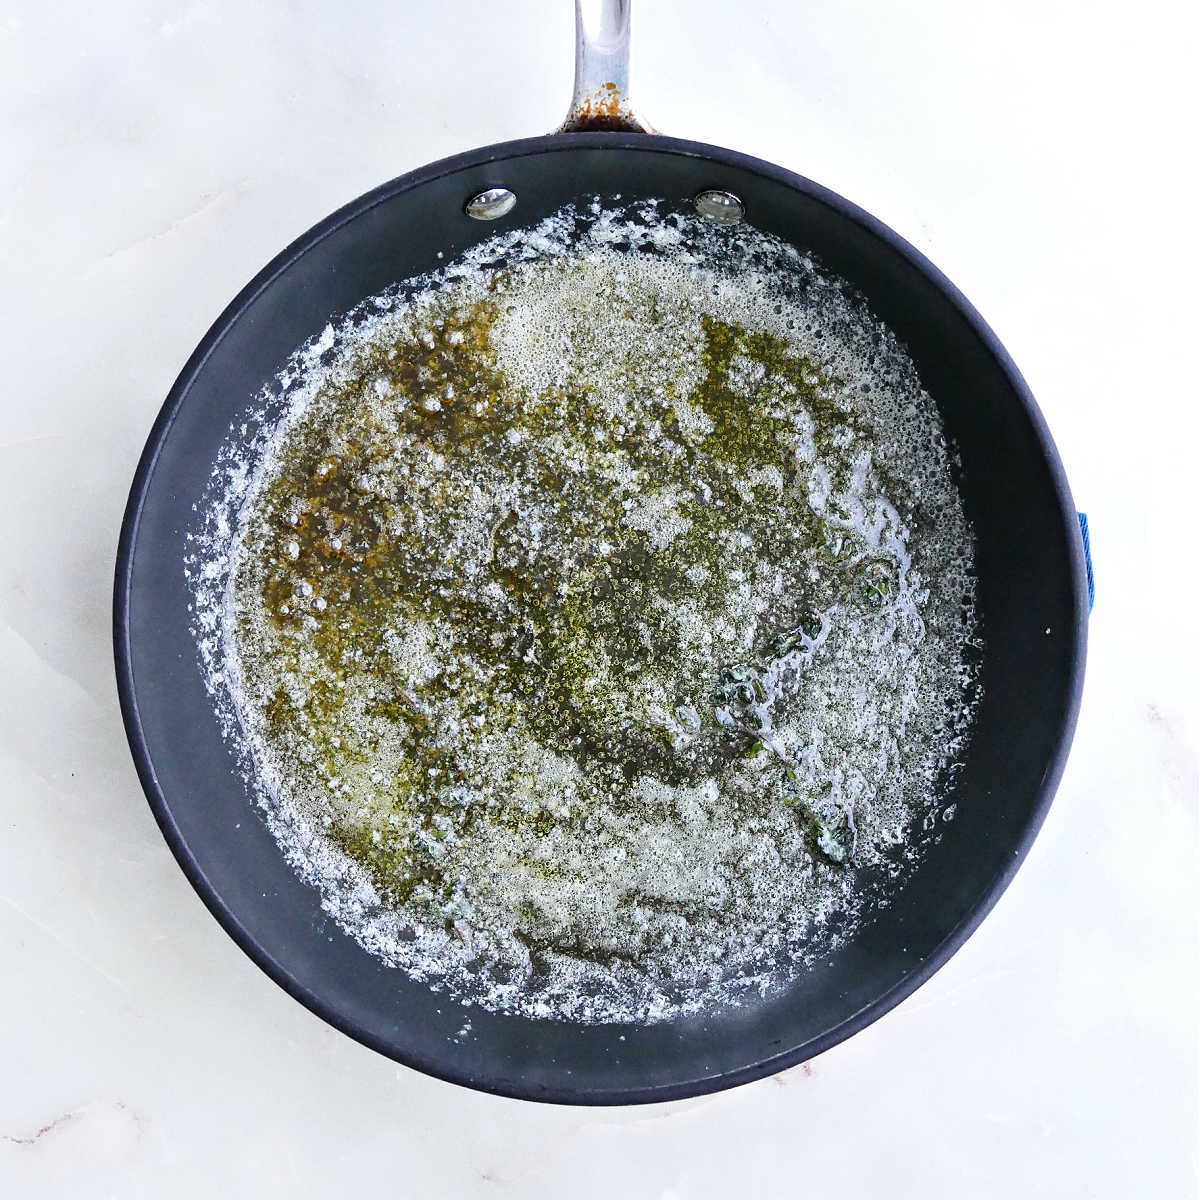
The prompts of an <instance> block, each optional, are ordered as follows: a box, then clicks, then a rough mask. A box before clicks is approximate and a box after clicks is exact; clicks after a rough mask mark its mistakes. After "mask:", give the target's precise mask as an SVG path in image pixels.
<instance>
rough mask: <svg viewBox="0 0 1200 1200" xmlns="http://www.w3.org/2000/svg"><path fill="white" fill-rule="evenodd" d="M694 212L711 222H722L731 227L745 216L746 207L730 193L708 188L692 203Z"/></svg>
mask: <svg viewBox="0 0 1200 1200" xmlns="http://www.w3.org/2000/svg"><path fill="white" fill-rule="evenodd" d="M694 203H695V205H696V211H697V212H698V213H699V214H700V215H701V216H702V217H708V218H709V220H712V221H724V222H726V223H728V224H730V225H732V224H733V223H734V222H735V221H740V220H741V219H742V218H743V217H744V216H745V215H746V206H745V205H744V204H743V203H742V202H741V201H740V200H739V199H738V198H737V197H736V196H735V195H734V194H733V193H732V192H722V191H718V190H717V189H716V188H710V189H709V190H708V191H706V192H701V193H700V194H699V195H698V196H697V197H696V199H695V201H694Z"/></svg>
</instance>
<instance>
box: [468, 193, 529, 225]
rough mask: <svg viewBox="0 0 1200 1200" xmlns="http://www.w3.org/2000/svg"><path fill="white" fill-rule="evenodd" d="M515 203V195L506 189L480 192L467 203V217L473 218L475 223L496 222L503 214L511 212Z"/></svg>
mask: <svg viewBox="0 0 1200 1200" xmlns="http://www.w3.org/2000/svg"><path fill="white" fill-rule="evenodd" d="M516 202H517V197H516V193H514V192H510V191H509V190H508V188H488V190H487V191H486V192H480V193H479V195H478V196H472V197H471V199H470V200H468V201H467V216H468V217H474V218H475V220H476V221H496V220H499V218H500V217H502V216H504V214H505V213H510V212H512V209H513V205H514V204H516Z"/></svg>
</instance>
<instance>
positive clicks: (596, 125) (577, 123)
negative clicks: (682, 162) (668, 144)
mask: <svg viewBox="0 0 1200 1200" xmlns="http://www.w3.org/2000/svg"><path fill="white" fill-rule="evenodd" d="M602 131H611V132H624V133H646V132H648V130H647V129H646V126H645V125H644V124H643V123H642V122H641V121H639V120H638V119H637V118H636V117H635V116H634V115H633V113H632V111H631V110H630V109H629V107H628V105H626V104H625V101H624V98H623V97H622V96H621V92H620V89H619V88H618V87H617V85H616V84H615V83H606V84H604V85H603V87H601V88H600V90H599V91H597V92H596V93H595V95H593V96H591V97H589V98H588V99H587V100H585V101H583V103H582V104H577V105H576V106H575V107H574V108H573V109H572V110H571V113H570V115H569V116H568V117H567V119H566V120H565V121H564V122H563V124H562V127H561V128H560V129H559V132H560V133H598V132H602Z"/></svg>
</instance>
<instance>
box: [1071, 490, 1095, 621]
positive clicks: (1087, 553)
mask: <svg viewBox="0 0 1200 1200" xmlns="http://www.w3.org/2000/svg"><path fill="white" fill-rule="evenodd" d="M1075 515H1076V516H1077V517H1078V518H1079V532H1080V533H1081V534H1082V535H1083V561H1084V562H1086V563H1087V573H1088V612H1091V611H1092V605H1093V604H1094V603H1095V601H1096V581H1095V579H1093V578H1092V540H1091V538H1090V537H1089V536H1088V523H1087V513H1076V514H1075Z"/></svg>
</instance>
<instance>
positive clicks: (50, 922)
mask: <svg viewBox="0 0 1200 1200" xmlns="http://www.w3.org/2000/svg"><path fill="white" fill-rule="evenodd" d="M519 8H520V11H518V6H515V5H499V4H493V5H484V4H482V3H480V2H479V0H442V2H441V3H439V4H433V5H423V4H422V5H416V4H410V5H403V4H392V5H385V4H380V3H366V2H364V0H347V2H344V3H341V4H331V3H328V2H325V3H316V2H314V0H294V2H292V3H287V4H285V3H283V2H282V0H263V2H261V3H257V4H254V5H246V4H236V3H231V2H229V0H194V2H184V0H160V2H158V3H154V2H152V0H112V2H110V3H105V4H84V3H79V2H78V0H70V2H68V0H62V2H61V3H55V4H45V3H33V2H32V0H10V2H9V3H8V4H7V5H6V6H5V7H4V10H3V13H0V96H2V97H3V102H2V103H0V148H2V164H3V165H2V168H0V170H2V172H3V175H2V179H3V187H2V188H0V261H2V264H3V266H2V269H0V294H2V297H3V301H2V308H0V313H2V319H3V333H4V346H5V353H4V370H5V376H4V377H5V378H6V379H7V381H8V382H7V383H6V384H5V385H4V386H3V389H2V390H0V469H2V471H3V486H4V492H5V497H6V500H5V503H4V504H3V505H0V530H2V533H0V554H2V555H3V572H2V575H0V705H2V711H3V720H2V721H0V755H2V756H3V768H2V771H0V960H2V961H3V963H4V972H3V986H2V987H0V1030H2V1033H0V1196H3V1197H12V1198H13V1200H17V1198H24V1197H42V1196H63V1197H92V1196H119V1197H156V1198H157V1197H163V1196H170V1197H192V1196H197V1197H198V1196H207V1195H210V1194H214V1193H216V1194H220V1193H224V1194H229V1195H235V1196H251V1195H253V1196H263V1197H267V1196H275V1195H280V1196H282V1195H288V1196H298V1195H336V1196H356V1195H363V1196H365V1195H372V1196H374V1195H387V1196H454V1197H475V1196H479V1197H487V1196H520V1197H529V1198H533V1200H537V1198H541V1197H546V1198H550V1197H555V1198H557V1197H561V1196H570V1197H573V1198H574V1197H579V1198H584V1200H586V1198H589V1197H609V1196H622V1197H624V1196H628V1197H653V1198H656V1200H668V1198H669V1200H683V1198H690V1197H717V1196H727V1195H748V1196H781V1197H782V1196H789V1197H790V1196H794V1195H811V1196H834V1195H836V1196H841V1197H845V1198H846V1200H850V1198H852V1197H876V1196H879V1195H888V1196H895V1197H917V1196H921V1197H925V1196H946V1195H952V1194H953V1195H961V1196H967V1197H971V1198H972V1200H987V1198H991V1197H996V1198H997V1200H999V1198H1001V1197H1004V1198H1006V1200H1007V1198H1008V1197H1011V1196H1016V1195H1019V1196H1027V1197H1056V1198H1057V1197H1113V1198H1117V1197H1121V1198H1125V1197H1131V1196H1139V1197H1142V1196H1144V1197H1155V1198H1156V1200H1157V1198H1159V1197H1163V1198H1165V1197H1183V1198H1186V1197H1195V1196H1196V1195H1197V1176H1196V1148H1197V1077H1198V1070H1197V1066H1198V1064H1197V1011H1198V994H1197V993H1198V988H1197V917H1196V914H1197V889H1196V875H1197V773H1196V749H1195V746H1196V741H1195V724H1194V712H1195V710H1194V707H1192V705H1193V697H1194V693H1195V688H1196V682H1195V681H1196V678H1197V662H1196V653H1195V649H1196V642H1195V621H1194V618H1193V617H1192V614H1191V612H1190V611H1187V610H1186V609H1185V608H1184V605H1185V604H1186V605H1188V607H1189V608H1190V607H1191V602H1192V601H1193V600H1194V597H1195V595H1196V577H1195V567H1194V560H1195V550H1194V546H1195V532H1194V517H1193V513H1192V507H1193V506H1192V499H1191V488H1192V485H1193V482H1194V476H1195V445H1196V442H1195V440H1194V430H1195V425H1194V420H1195V415H1194V414H1195V408H1196V399H1197V389H1196V366H1195V363H1196V335H1195V324H1194V322H1195V303H1194V295H1195V283H1194V279H1195V271H1196V267H1197V263H1196V260H1195V257H1194V251H1195V242H1194V240H1192V242H1191V244H1190V247H1189V246H1185V245H1184V244H1182V243H1181V242H1180V240H1179V237H1180V230H1181V229H1182V228H1185V227H1191V226H1194V221H1195V213H1196V209H1197V205H1196V199H1197V197H1196V193H1195V191H1194V190H1192V188H1191V185H1190V181H1189V178H1188V175H1187V171H1186V169H1185V168H1186V166H1187V162H1188V160H1190V159H1192V158H1194V154H1193V152H1192V151H1190V150H1188V149H1187V147H1188V146H1191V145H1192V144H1193V133H1194V130H1192V128H1191V117H1190V116H1189V101H1191V102H1194V95H1192V94H1191V93H1190V90H1189V88H1188V85H1187V80H1188V79H1189V78H1190V77H1191V76H1192V74H1193V64H1192V62H1191V61H1190V58H1189V57H1188V56H1187V44H1188V40H1189V39H1188V38H1187V37H1186V36H1185V33H1186V31H1185V30H1184V28H1183V26H1182V22H1184V21H1185V20H1192V19H1193V18H1192V17H1191V16H1190V10H1189V9H1187V8H1185V6H1183V5H1182V4H1179V3H1170V2H1168V0H1148V2H1147V3H1144V4H1141V5H1137V6H1130V5H1120V6H1117V5H1109V4H1104V3H1101V4H1096V3H1083V2H1082V0H1076V2H1065V0H1014V2H1013V3H1010V4H1008V5H1005V6H1003V7H1002V8H998V7H996V6H990V7H989V6H979V5H963V4H961V3H957V2H954V0H924V2H922V3H919V4H904V5H899V4H892V3H883V2H881V0H849V2H847V0H810V2H808V3H805V4H802V5H792V4H788V3H783V2H781V0H761V2H759V3H751V4H747V5H743V6H739V7H738V8H737V9H736V10H735V8H734V6H732V5H730V4H729V2H728V0H725V3H723V4H717V3H715V2H713V0H704V2H692V3H686V4H685V3H684V2H683V0H660V2H659V3H655V4H652V3H650V2H649V0H644V2H643V3H642V5H641V7H640V9H639V11H638V12H637V14H636V18H635V19H636V24H637V35H638V36H637V45H638V49H637V51H636V58H637V67H638V77H639V79H640V88H639V91H638V98H639V99H640V101H641V107H642V109H643V111H644V112H645V114H646V115H647V116H648V117H649V118H650V119H651V120H652V121H653V122H654V123H655V124H656V125H657V126H658V127H659V128H661V129H663V130H668V131H670V132H672V133H675V134H679V135H681V136H691V137H696V138H700V139H703V140H707V141H712V142H716V143H718V144H725V145H731V146H736V147H738V148H740V149H743V150H746V151H748V152H750V153H753V154H757V155H760V156H762V157H764V158H768V159H773V160H775V161H777V162H780V163H782V164H784V165H786V166H788V167H791V168H794V169H796V170H798V171H800V172H802V173H804V174H807V175H809V176H811V177H813V178H815V179H817V180H819V181H821V182H822V183H824V184H826V185H828V186H830V187H832V188H834V189H835V190H836V191H839V192H841V193H843V194H844V195H847V196H849V197H851V198H852V199H854V200H856V201H857V202H858V203H860V204H862V205H863V206H864V207H866V208H868V209H870V210H871V211H873V212H875V213H876V214H878V215H879V216H880V217H882V218H883V219H884V220H885V221H887V222H888V223H889V224H891V225H892V226H893V227H894V228H896V229H897V230H898V231H900V232H901V233H902V234H903V235H904V236H906V237H907V238H909V239H910V240H911V241H912V242H914V243H915V244H916V245H917V246H918V247H919V248H920V249H921V250H923V251H924V252H925V253H926V254H928V255H929V256H930V257H932V258H933V260H934V261H935V262H937V263H938V265H939V266H941V267H942V268H943V269H944V270H945V271H946V272H947V273H948V274H949V275H950V277H951V278H952V279H954V280H955V281H956V282H957V283H958V284H959V285H960V287H962V288H963V290H964V291H965V292H966V293H967V295H968V296H970V297H971V299H972V300H973V301H974V303H975V304H976V305H977V306H978V307H979V308H980V310H981V311H982V312H983V314H984V316H985V317H986V319H987V320H988V321H989V322H990V323H991V324H992V325H993V327H994V328H995V329H996V331H997V332H998V334H999V335H1000V337H1001V338H1002V340H1003V341H1004V342H1005V343H1006V345H1007V346H1008V348H1009V350H1010V351H1011V352H1012V354H1013V356H1014V357H1015V359H1016V360H1017V362H1018V364H1019V365H1020V367H1021V369H1022V370H1023V372H1024V373H1025V375H1026V377H1027V378H1028V380H1029V382H1030V384H1031V385H1032V387H1033V390H1034V392H1035V394H1036V395H1037V396H1038V399H1039V401H1040V403H1041V405H1042V408H1043V410H1044V412H1045V414H1046V417H1047V420H1048V422H1049V424H1050V427H1051V429H1052V431H1053V433H1054V436H1055V438H1056V439H1057V442H1058V445H1059V448H1060V450H1061V452H1062V455H1063V459H1064V461H1065V463H1066V466H1067V471H1068V475H1069V476H1070V479H1071V482H1072V485H1073V488H1074V490H1075V495H1076V498H1077V500H1078V502H1079V505H1080V507H1082V508H1086V509H1087V510H1088V512H1089V513H1090V515H1091V520H1092V528H1093V547H1094V551H1095V557H1096V564H1097V574H1098V588H1099V592H1098V603H1097V607H1096V611H1095V615H1094V616H1093V618H1092V623H1091V639H1092V641H1091V655H1090V662H1089V668H1088V680H1087V688H1086V693H1085V697H1084V704H1083V712H1082V716H1081V720H1080V725H1079V731H1078V735H1077V737H1076V741H1075V749H1074V753H1073V756H1072V758H1071V761H1070V765H1069V767H1068V769H1067V772H1066V775H1065V778H1064V779H1063V782H1062V786H1061V788H1060V790H1059V795H1058V799H1057V801H1056V802H1055V804H1054V807H1053V809H1052V811H1051V813H1050V817H1049V819H1048V821H1047V823H1046V825H1045V828H1044V831H1043V833H1042V835H1041V837H1040V838H1039V839H1038V842H1037V844H1036V846H1035V847H1034V849H1033V852H1032V853H1031V855H1030V857H1029V859H1028V862H1027V864H1026V865H1025V867H1024V868H1023V869H1022V871H1021V872H1020V874H1019V876H1018V877H1017V880H1016V882H1015V883H1014V884H1013V886H1012V887H1011V888H1010V890H1009V891H1008V893H1007V894H1006V895H1005V896H1004V897H1003V899H1002V900H1001V901H1000V903H999V905H998V906H997V907H996V909H995V911H994V912H993V914H992V915H991V916H990V917H989V918H988V919H987V920H986V921H985V922H984V924H983V926H982V928H981V929H980V930H979V932H978V933H977V934H976V935H975V936H974V937H973V938H972V939H971V940H970V942H969V943H968V945H967V946H966V947H965V949H963V950H962V951H961V952H960V953H959V954H958V955H957V956H956V957H955V958H954V959H953V961H952V962H951V963H950V964H949V965H948V966H947V967H945V969H944V970H942V971H941V972H940V973H939V974H938V975H937V976H936V977H935V978H934V979H933V980H932V981H931V982H930V983H929V984H927V985H926V986H925V987H924V988H922V989H921V990H920V991H919V992H918V993H917V994H916V995H915V996H913V997H912V998H911V999H909V1000H908V1001H907V1002H906V1003H904V1004H902V1005H901V1006H900V1007H899V1008H898V1009H896V1010H895V1011H894V1012H892V1013H891V1014H890V1015H888V1016H887V1017H885V1018H884V1019H882V1020H881V1021H879V1022H878V1023H876V1024H875V1025H873V1026H872V1027H871V1028H869V1029H867V1030H866V1031H865V1032H863V1033H861V1034H859V1035H858V1036H857V1037H854V1038H852V1039H851V1040H850V1041H849V1042H846V1043H844V1044H842V1045H841V1046H838V1047H837V1048H836V1049H834V1050H832V1051H830V1052H829V1053H827V1054H825V1055H823V1056H821V1057H820V1058H818V1059H816V1060H814V1061H813V1062H812V1063H810V1064H807V1065H805V1066H803V1067H798V1068H795V1069H794V1070H792V1071H789V1072H787V1073H785V1074H783V1075H780V1076H777V1077H775V1078H773V1079H768V1080H765V1081H763V1082H760V1083H757V1084H753V1085H750V1086H747V1087H743V1088H740V1089H738V1090H736V1091H733V1092H728V1093H724V1094H720V1095H716V1096H711V1097H707V1098H704V1099H699V1100H694V1101H687V1102H680V1103H673V1104H669V1105H664V1106H657V1107H650V1108H640V1109H625V1110H622V1109H610V1110H599V1111H589V1110H573V1109H564V1108H552V1107H544V1106H538V1105H532V1104H524V1103H519V1102H514V1101H508V1100H499V1099H495V1098H493V1097H489V1096H485V1095H480V1094H475V1093H472V1092H469V1091H466V1090H464V1089H461V1088H457V1087H453V1086H451V1085H448V1084H444V1083H440V1082H438V1081H435V1080H432V1079H428V1078H426V1077H424V1076H422V1075H419V1074H417V1073H415V1072H413V1071H410V1070H406V1069H403V1068H400V1067H397V1066H396V1065H395V1064H393V1063H391V1062H389V1061H388V1060H386V1059H384V1058H382V1057H380V1056H378V1055H376V1054H373V1053H372V1052H371V1051H369V1050H366V1049H364V1048H363V1047H361V1046H359V1045H357V1044H355V1043H354V1042H352V1041H350V1040H349V1039H347V1038H345V1037H343V1036H342V1035H341V1034H339V1033H336V1032H335V1031H333V1030H332V1029H331V1028H329V1027H327V1026H326V1025H324V1024H323V1023H322V1022H321V1021H319V1020H318V1019H317V1018H316V1017H314V1016H312V1015H311V1014H310V1013H308V1012H307V1011H306V1010H305V1009H303V1008H302V1007H300V1006H299V1005H298V1004H296V1003H295V1002H294V1001H292V1000H291V999H289V998H288V997H287V996H286V995H285V994H284V993H283V992H282V991H281V990H280V989H279V988H277V987H276V986H275V985H274V984H273V983H271V982H270V980H268V979H267V978H266V976H264V975H263V974H261V973H260V972H259V971H258V969H257V968H255V967H254V966H253V965H252V964H251V963H250V961H249V960H248V959H246V958H245V957H244V956H243V955H242V953H241V952H240V951H239V950H238V949H237V948H236V947H235V946H234V944H233V943H232V942H231V941H230V940H229V939H228V938H227V937H226V935H225V934H224V933H223V932H222V931H221V930H220V928H219V927H218V926H217V924H216V923H215V922H214V921H213V920H212V918H211V917H210V916H209V915H208V913H207V912H206V911H205V909H204V908H203V906H202V905H201V903H200V901H199V900H198V899H197V897H196V896H195V895H194V894H193V892H192V890H191V888H190V887H189V886H188V884H187V883H186V881H185V880H184V878H183V876H182V874H181V873H180V871H179V869H178V868H177V867H176V865H175V862H174V860H173V859H172V858H171V856H170V854H169V852H168V851H167V848H166V846H165V845H164V843H163V841H162V839H161V837H160V836H159V834H158V831H157V829H156V827H155V825H154V822H153V820H152V819H151V816H150V813H149V810H148V808H147V806H146V804H145V802H144V800H143V798H142V794H141V791H140V788H139V786H138V782H137V779H136V776H135V774H134V770H133V766H132V764H131V761H130V758H129V754H128V751H127V749H126V745H125V738H124V734H123V732H122V728H121V721H120V717H119V714H118V711H117V702H116V694H115V688H114V682H113V672H112V665H111V649H110V633H109V603H110V588H111V580H112V566H113V556H114V551H115V547H116V539H117V530H118V526H119V522H120V518H121V512H122V507H123V505H124V502H125V495H126V491H127V488H128V485H129V482H130V478H131V475H132V472H133V468H134V464H135V462H136V459H137V455H138V453H139V451H140V449H141V445H142V442H143V440H144V438H145V436H146V433H147V431H148V429H149V427H150V424H151V422H152V420H153V418H154V415H155V413H156V412H157V410H158V407H159V405H160V403H161V402H162V399H163V397H164V395H165V393H166V391H167V389H168V388H169V386H170V384H171V382H172V380H173V379H174V377H175V374H176V372H177V371H178V369H179V368H180V366H181V365H182V363H183V362H184V360H185V359H186V357H187V355H188V354H189V352H190V351H191V349H192V347H193V346H194V344H195V343H196V341H197V340H198V339H199V338H200V336H201V335H202V334H203V332H204V330H205V329H206V328H207V326H208V324H209V323H210V321H211V320H212V319H213V318H214V317H215V315H216V314H217V313H218V312H219V311H220V310H221V308H222V307H223V306H224V305H225V303H226V302H227V301H228V300H229V299H230V298H231V297H232V296H233V295H234V293H235V292H236V291H237V290H238V289H239V288H240V287H241V286H242V284H243V283H244V282H245V281H246V280H247V279H249V278H250V276H251V275H253V274H254V273H255V272H256V271H257V270H258V268H259V267H260V266H261V265H262V264H263V263H265V262H266V261H267V260H268V259H269V258H270V257H271V256H272V255H273V254H274V253H275V252H276V251H277V250H278V249H279V248H280V247H282V246H283V245H284V244H285V243H286V242H288V241H290V240H291V239H292V238H293V237H295V236H296V235H297V234H299V233H300V232H302V231H303V230H304V229H306V228H307V227H308V226H309V225H311V224H312V223H313V222H315V221H316V220H317V219H319V218H320V217H321V216H323V215H324V214H325V213H326V212H327V211H329V210H331V209H333V208H335V207H337V206H338V205H340V204H342V203H343V202H345V201H346V200H348V199H350V198H351V197H353V196H355V195H356V194H358V193H359V192H362V191H364V190H366V189H367V188H369V187H372V186H374V185H375V184H377V183H379V182H381V181H383V180H385V179H387V178H390V177H392V176H394V175H396V174H399V173H400V172H402V171H405V170H408V169H409V168H412V167H415V166H417V165H419V164H421V163H423V162H425V161H427V160H430V159H434V158H438V157H441V156H443V155H446V154H449V153H452V152H454V151H457V150H460V149H464V148H467V147H469V146H471V145H477V144H482V143H485V142H491V141H499V140H502V139H505V138H508V137H514V136H521V135H524V134H529V133H537V132H540V131H543V130H546V129H548V128H549V127H550V126H552V125H553V124H555V123H557V121H558V119H560V117H561V115H562V113H563V111H564V110H565V106H566V100H567V96H568V93H569V90H570V75H571V46H572V25H571V13H570V6H569V4H568V3H567V0H536V2H534V0H530V2H528V3H526V4H524V5H521V6H519ZM1193 32H1194V29H1193ZM1193 115H1194V114H1193ZM1189 251H1190V252H1191V253H1192V255H1193V256H1192V257H1191V258H1190V259H1189ZM1185 420H1186V423H1187V427H1186V429H1185ZM1189 546H1190V547H1192V549H1191V550H1189V549H1188V547H1189ZM1181 560H1182V561H1181ZM1164 597H1165V598H1166V599H1167V602H1166V603H1164V602H1163V598H1164ZM1181 601H1182V602H1183V603H1180V602H1181Z"/></svg>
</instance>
